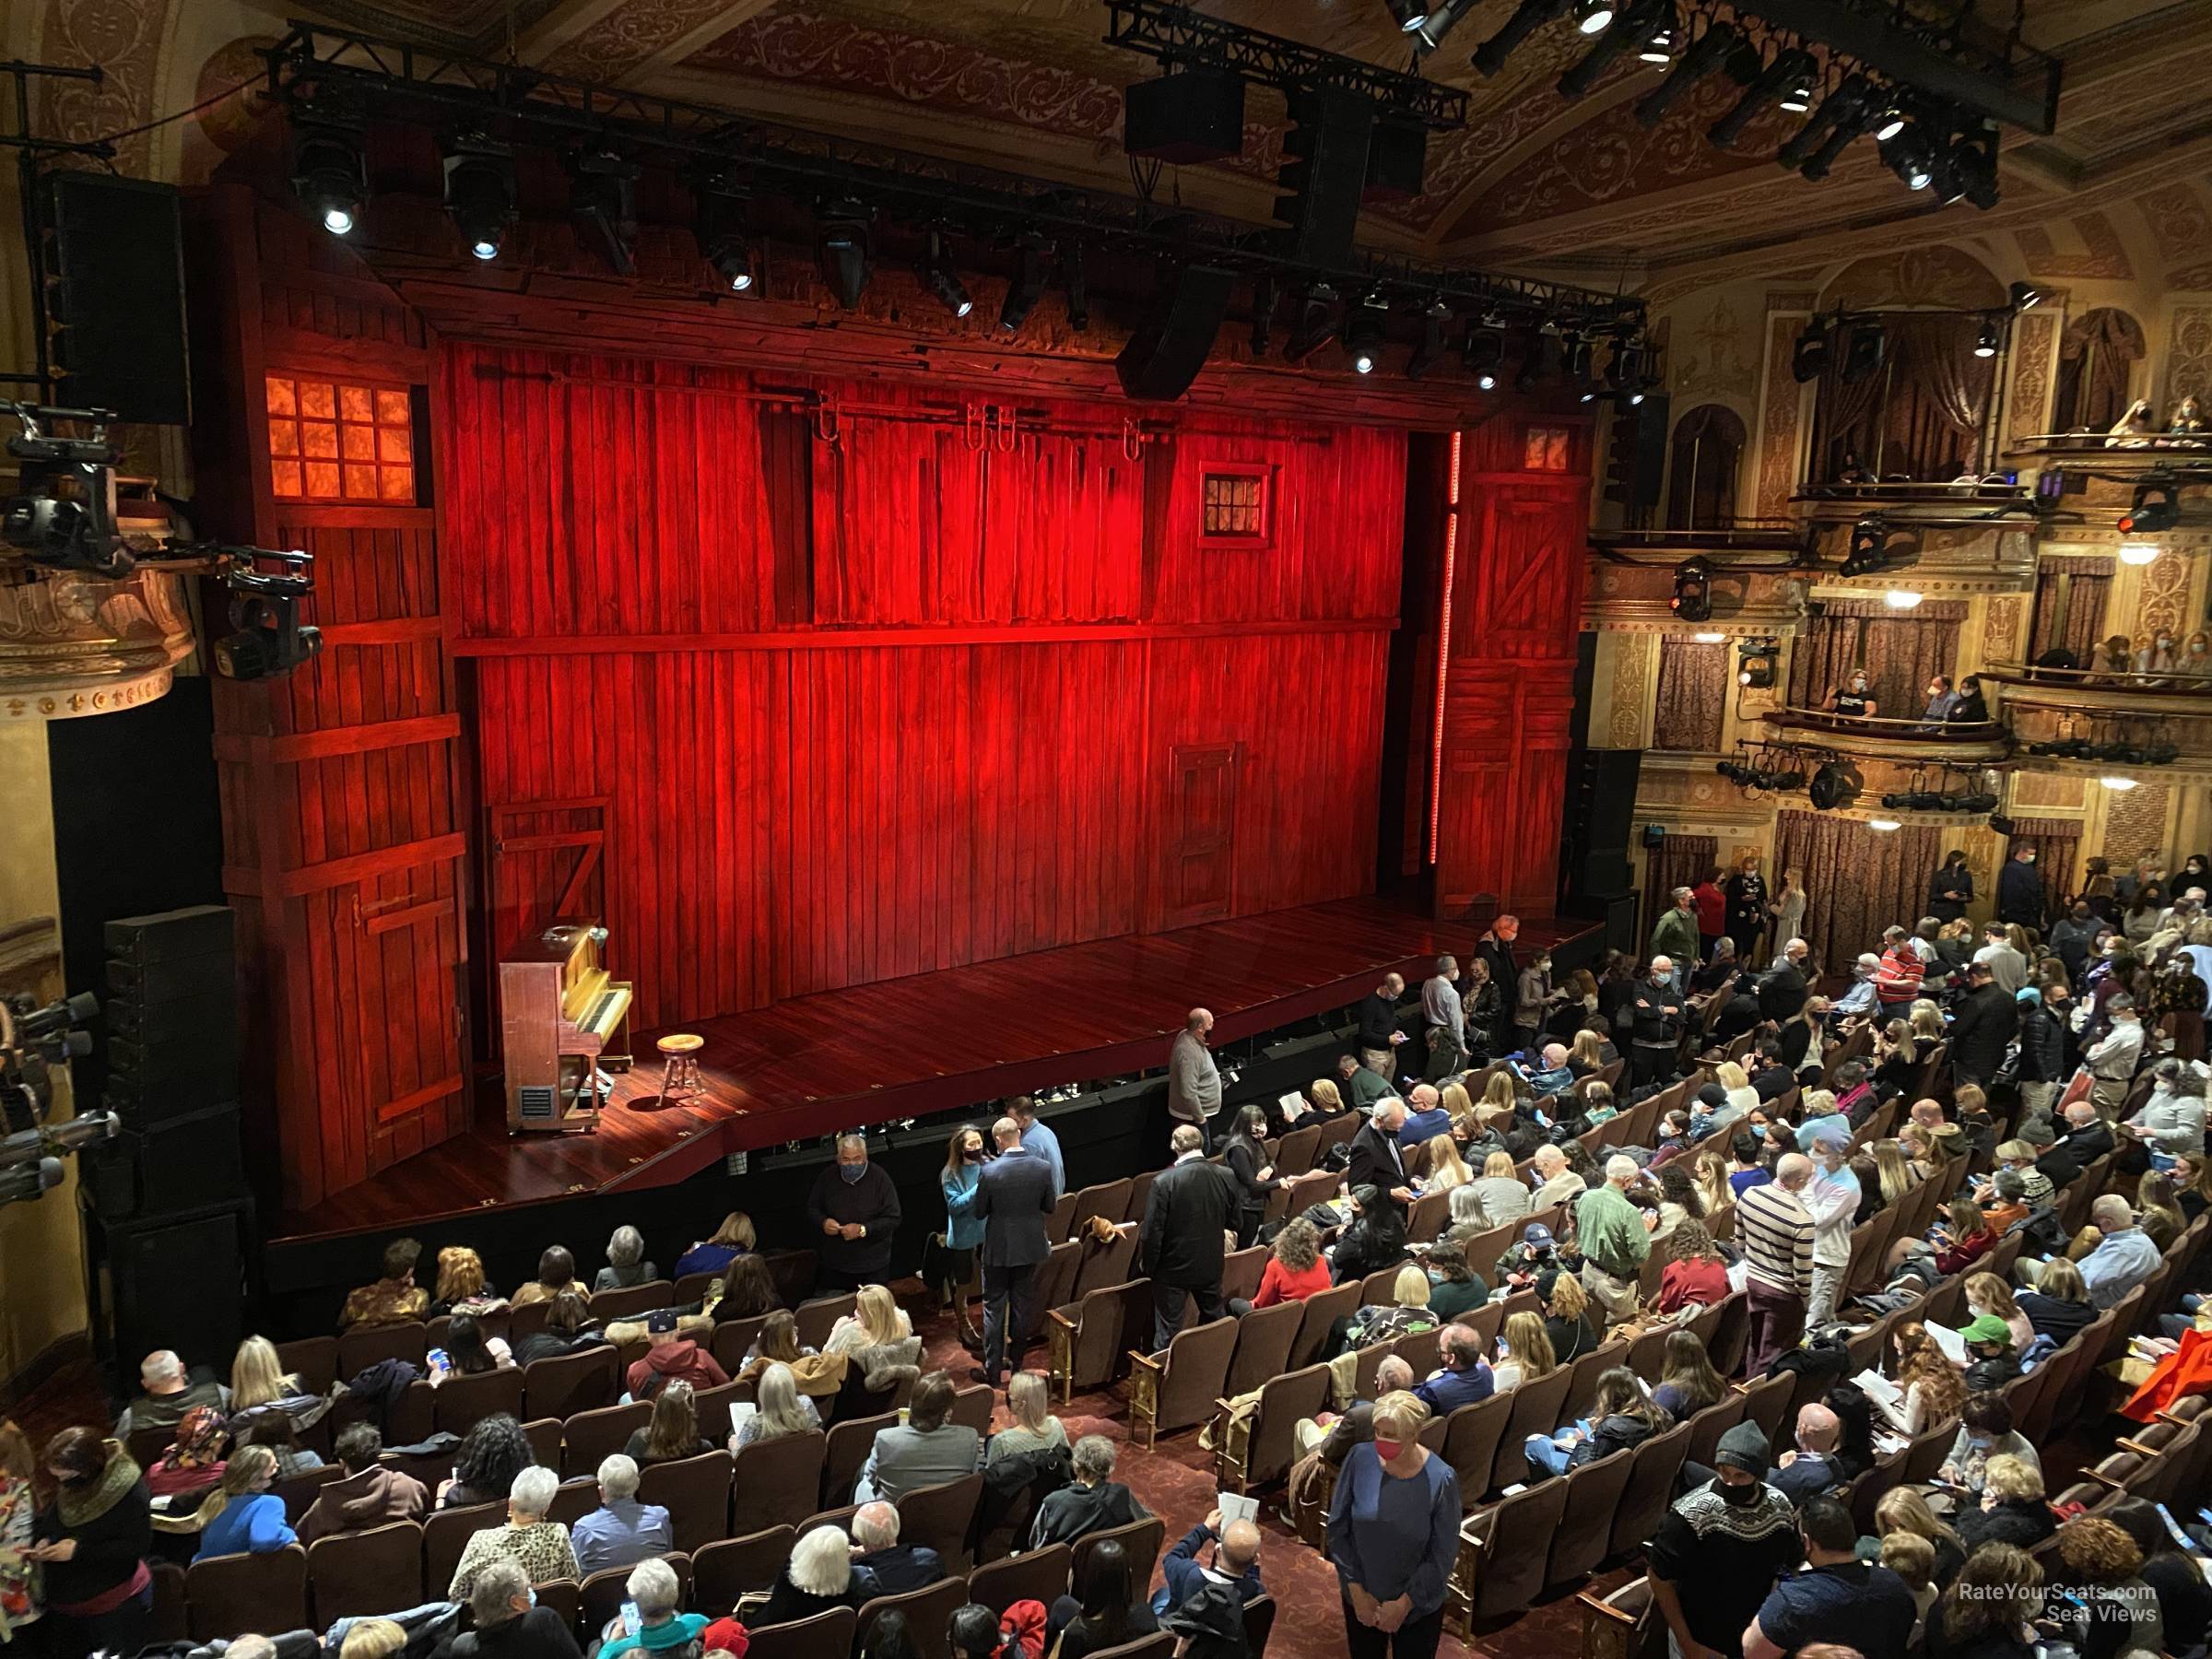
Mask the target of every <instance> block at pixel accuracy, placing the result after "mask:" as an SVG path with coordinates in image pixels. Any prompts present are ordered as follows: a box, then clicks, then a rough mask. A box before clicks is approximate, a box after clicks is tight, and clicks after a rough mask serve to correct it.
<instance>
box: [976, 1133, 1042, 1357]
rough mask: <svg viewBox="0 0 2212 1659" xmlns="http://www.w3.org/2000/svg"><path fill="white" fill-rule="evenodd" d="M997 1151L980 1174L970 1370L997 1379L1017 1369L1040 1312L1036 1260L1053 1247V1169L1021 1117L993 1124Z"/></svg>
mask: <svg viewBox="0 0 2212 1659" xmlns="http://www.w3.org/2000/svg"><path fill="white" fill-rule="evenodd" d="M991 1140H992V1144H993V1145H994V1146H995V1147H997V1148H998V1156H997V1157H996V1158H994V1159H992V1160H991V1161H990V1162H989V1163H987V1164H985V1165H984V1166H983V1168H982V1173H981V1174H980V1175H978V1176H977V1177H976V1182H975V1202H974V1206H973V1209H972V1212H971V1213H972V1214H973V1215H974V1216H975V1217H976V1218H977V1219H978V1220H980V1221H982V1224H983V1260H982V1270H983V1364H982V1370H981V1371H971V1372H970V1373H969V1375H970V1376H971V1377H973V1378H974V1379H975V1381H977V1382H985V1383H988V1384H990V1385H991V1386H992V1387H993V1388H996V1387H999V1386H1000V1385H1001V1384H1002V1383H1003V1382H1005V1381H1006V1374H1007V1372H1008V1371H1016V1370H1019V1369H1020V1366H1021V1356H1022V1353H1023V1350H1024V1349H1026V1348H1027V1347H1029V1344H1030V1325H1031V1324H1032V1323H1033V1322H1034V1321H1035V1319H1036V1317H1037V1310H1036V1308H1035V1306H1034V1305H1033V1303H1034V1300H1035V1298H1036V1293H1037V1266H1038V1264H1039V1263H1041V1262H1042V1261H1043V1260H1044V1259H1045V1257H1047V1256H1049V1255H1051V1254H1052V1253H1053V1246H1052V1242H1051V1241H1050V1240H1049V1239H1048V1238H1047V1237H1046V1235H1045V1221H1046V1219H1047V1218H1049V1217H1050V1216H1051V1215H1052V1213H1053V1202H1054V1200H1053V1169H1052V1166H1051V1165H1050V1164H1048V1163H1046V1162H1045V1161H1044V1159H1041V1158H1040V1157H1038V1156H1037V1154H1036V1153H1034V1152H1032V1151H1030V1149H1029V1148H1028V1147H1025V1146H1023V1145H1022V1144H1021V1125H1020V1124H1018V1123H1017V1122H1015V1120H1014V1119H1012V1118H1010V1117H1002V1118H1000V1119H999V1120H998V1122H997V1123H995V1124H992V1125H991Z"/></svg>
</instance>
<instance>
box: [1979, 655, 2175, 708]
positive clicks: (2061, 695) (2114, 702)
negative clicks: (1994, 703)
mask: <svg viewBox="0 0 2212 1659" xmlns="http://www.w3.org/2000/svg"><path fill="white" fill-rule="evenodd" d="M1977 672H1978V673H1979V674H1980V676H1981V677H1982V678H1983V679H1985V680H1994V681H1996V683H1997V684H1998V685H2000V686H2004V687H2006V688H2007V689H2006V693H2005V699H2006V701H2007V702H2033V703H2035V704H2037V705H2038V706H2053V705H2054V704H2055V705H2056V706H2061V707H2064V706H2069V705H2070V706H2073V707H2076V708H2079V709H2081V710H2083V711H2085V712H2086V711H2089V710H2094V711H2096V712H2100V713H2102V712H2123V713H2124V712H2128V710H2129V709H2130V708H2131V706H2132V707H2135V708H2138V709H2141V710H2142V711H2143V712H2152V713H2157V714H2160V715H2170V714H2202V715H2207V716H2212V664H2207V665H2206V667H2205V668H2204V669H2203V670H2202V671H2201V672H2188V671H2180V672H2169V673H2165V674H2137V673H2136V672H2134V671H2133V670H2129V671H2127V672H2125V673H2123V672H2122V671H2120V670H2119V669H2116V668H2046V667H2044V666H2043V665H2041V664H2038V663H1990V664H1986V665H1983V667H1982V668H1981V669H1979V670H1978V671H1977Z"/></svg>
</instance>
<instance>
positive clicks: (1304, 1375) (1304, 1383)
mask: <svg viewBox="0 0 2212 1659" xmlns="http://www.w3.org/2000/svg"><path fill="white" fill-rule="evenodd" d="M1255 1317H1256V1316H1255ZM1328 1403H1329V1368H1328V1367H1327V1366H1325V1365H1309V1366H1306V1367H1305V1368H1304V1369H1302V1370H1300V1371H1286V1372H1284V1373H1283V1374H1282V1375H1280V1376H1276V1377H1270V1378H1268V1379H1267V1381H1266V1382H1263V1383H1261V1384H1260V1403H1259V1406H1258V1408H1257V1409H1256V1410H1255V1411H1253V1415H1252V1418H1251V1421H1250V1423H1249V1424H1248V1425H1247V1426H1246V1431H1245V1435H1244V1440H1243V1443H1242V1446H1241V1449H1240V1448H1239V1447H1238V1446H1237V1445H1236V1444H1235V1443H1233V1442H1232V1441H1231V1440H1230V1436H1229V1435H1228V1434H1227V1433H1226V1432H1223V1431H1221V1430H1216V1433H1217V1436H1218V1438H1217V1441H1216V1443H1215V1452H1214V1457H1215V1461H1216V1463H1217V1465H1218V1467H1219V1471H1220V1479H1221V1484H1222V1485H1223V1486H1224V1487H1226V1488H1229V1489H1230V1490H1231V1491H1235V1492H1249V1491H1250V1490H1252V1488H1253V1487H1255V1486H1265V1485H1267V1484H1269V1483H1270V1482H1272V1481H1276V1480H1279V1479H1281V1478H1282V1477H1283V1476H1285V1475H1287V1474H1288V1473H1289V1470H1290V1465H1292V1464H1293V1463H1295V1462H1297V1461H1298V1425H1299V1421H1300V1418H1310V1417H1318V1416H1319V1415H1320V1414H1321V1413H1322V1412H1323V1411H1324V1410H1326V1409H1327V1408H1328ZM1221 1409H1222V1410H1223V1413H1224V1415H1226V1411H1227V1403H1226V1402H1223V1403H1222V1406H1221Z"/></svg>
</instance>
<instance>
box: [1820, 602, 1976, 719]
mask: <svg viewBox="0 0 2212 1659" xmlns="http://www.w3.org/2000/svg"><path fill="white" fill-rule="evenodd" d="M1965 620H1966V606H1965V605H1964V604H1963V603H1961V602H1960V601H1959V600H1956V599H1930V600H1925V601H1924V602H1923V603H1922V604H1921V605H1920V606H1918V608H1916V609H1914V610H1912V611H1911V612H1909V613H1900V612H1898V611H1893V610H1891V609H1890V608H1889V607H1888V606H1887V605H1885V604H1883V603H1882V602H1881V601H1880V600H1878V599H1874V600H1858V599H1831V600H1830V601H1828V607H1827V609H1826V611H1825V612H1824V613H1823V614H1821V615H1820V616H1818V617H1815V618H1813V619H1812V621H1811V622H1810V623H1809V624H1808V625H1807V626H1806V630H1805V632H1804V633H1802V634H1800V635H1799V636H1798V638H1797V642H1796V644H1795V646H1794V648H1793V649H1792V651H1791V653H1790V706H1791V707H1793V708H1798V709H1817V708H1818V707H1819V706H1820V704H1821V703H1822V702H1823V701H1824V700H1826V699H1827V697H1828V694H1829V692H1830V690H1831V689H1832V688H1835V687H1838V686H1841V684H1843V682H1844V680H1845V678H1846V677H1848V676H1849V675H1850V673H1851V671H1852V669H1853V668H1854V667H1864V668H1865V670H1866V672H1867V673H1868V674H1869V675H1870V676H1872V677H1873V679H1874V694H1875V699H1876V705H1877V708H1879V710H1880V711H1881V717H1882V718H1883V719H1885V720H1910V719H1912V717H1913V716H1915V715H1917V714H1918V713H1919V712H1921V710H1923V709H1924V708H1925V707H1926V706H1927V698H1926V695H1925V692H1926V689H1927V684H1928V680H1929V678H1930V677H1932V676H1935V675H1937V674H1948V673H1949V672H1950V671H1951V665H1953V664H1954V663H1956V662H1957V661H1958V658H1959V624H1960V623H1962V622H1964V621H1965Z"/></svg>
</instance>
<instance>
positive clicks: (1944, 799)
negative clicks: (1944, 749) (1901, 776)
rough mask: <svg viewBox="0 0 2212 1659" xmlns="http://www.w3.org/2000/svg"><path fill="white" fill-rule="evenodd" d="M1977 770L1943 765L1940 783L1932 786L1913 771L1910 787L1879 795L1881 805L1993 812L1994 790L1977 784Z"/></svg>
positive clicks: (1899, 808)
mask: <svg viewBox="0 0 2212 1659" xmlns="http://www.w3.org/2000/svg"><path fill="white" fill-rule="evenodd" d="M1976 770H1977V769H1974V768H1971V767H1955V766H1946V767H1944V768H1943V769H1942V771H1941V772H1940V773H1939V777H1940V779H1941V782H1940V784H1939V786H1938V787H1936V788H1935V789H1930V788H1928V787H1927V786H1926V783H1927V780H1926V778H1925V776H1924V774H1923V773H1919V772H1915V773H1914V774H1913V776H1912V788H1910V789H1900V790H1892V791H1891V792H1890V793H1888V794H1885V795H1884V796H1883V797H1882V805H1883V806H1887V807H1888V808H1889V809H1890V810H1891V811H1893V812H1894V811H1902V812H1964V813H1971V814H1973V815H1975V816H1976V817H1980V816H1983V815H1986V814H1988V813H1992V812H1994V811H1995V810H1996V809H1997V795H1996V793H1995V792H1994V790H1991V789H1989V788H1988V787H1986V785H1985V784H1983V786H1980V787H1977V779H1976V776H1975V773H1976ZM1954 779H1956V781H1957V782H1956V785H1955V786H1954V783H1953V780H1954Z"/></svg>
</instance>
